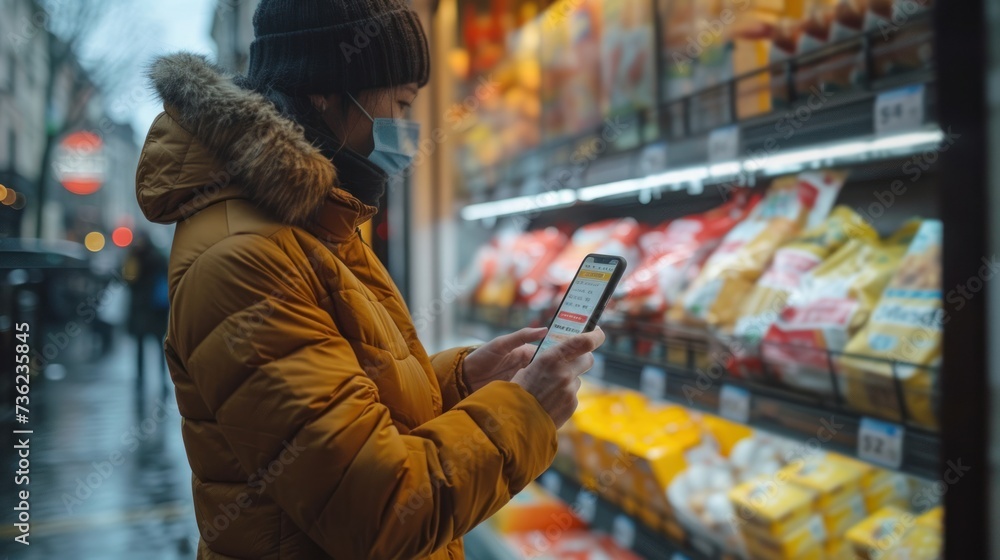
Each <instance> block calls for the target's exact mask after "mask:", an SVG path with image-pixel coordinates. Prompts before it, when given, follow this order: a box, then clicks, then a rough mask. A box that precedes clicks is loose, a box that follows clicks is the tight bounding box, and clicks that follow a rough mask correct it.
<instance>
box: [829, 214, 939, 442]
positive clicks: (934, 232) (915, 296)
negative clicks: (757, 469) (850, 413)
mask: <svg viewBox="0 0 1000 560" xmlns="http://www.w3.org/2000/svg"><path fill="white" fill-rule="evenodd" d="M942 321H943V310H942V307H941V222H940V221H938V220H925V221H924V222H923V223H922V224H921V226H920V230H919V231H918V232H917V235H916V237H914V239H913V242H912V243H911V244H910V248H909V250H908V251H907V253H906V256H905V257H903V261H902V262H901V263H900V265H899V270H898V271H896V273H895V274H894V275H893V278H892V280H891V281H890V282H889V285H888V286H887V287H886V289H885V292H884V293H883V294H882V298H881V299H880V300H879V302H878V305H877V306H876V307H875V311H874V312H873V313H872V317H871V320H869V321H868V324H867V325H866V326H865V328H864V329H862V330H861V331H860V332H859V333H858V334H857V335H856V336H855V337H854V338H852V339H851V341H850V343H849V344H848V345H847V348H846V349H845V356H844V357H843V358H842V359H841V362H840V365H841V369H842V373H843V376H844V378H845V381H846V384H847V388H848V390H847V399H848V401H849V402H850V403H851V404H852V405H853V406H854V407H856V408H858V409H860V410H862V411H865V412H870V413H876V414H880V415H887V414H888V415H891V416H894V417H895V418H897V419H902V418H903V410H904V408H903V405H904V404H905V410H906V412H907V414H906V416H907V417H908V418H909V419H911V420H913V421H915V422H917V423H919V424H921V425H923V426H927V427H930V428H935V427H936V426H937V416H936V413H935V407H934V384H935V379H934V378H935V377H936V375H937V373H936V367H937V365H938V363H939V361H940V359H941V325H942ZM863 356H870V357H872V358H875V359H872V360H868V359H865V358H864V357H863ZM896 362H899V363H896ZM894 369H895V375H896V376H897V377H898V378H899V383H900V384H901V389H902V393H903V399H904V401H905V403H900V402H899V398H898V393H897V390H896V389H897V388H896V386H895V381H894V379H893V370H894Z"/></svg>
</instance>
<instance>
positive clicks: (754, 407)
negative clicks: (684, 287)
mask: <svg viewBox="0 0 1000 560" xmlns="http://www.w3.org/2000/svg"><path fill="white" fill-rule="evenodd" d="M603 354H604V356H605V364H604V372H603V375H602V376H601V378H600V380H601V381H602V382H604V383H609V384H612V385H616V386H620V387H625V388H628V389H633V390H636V391H644V389H645V391H644V392H646V393H649V389H648V387H644V386H643V385H644V383H643V381H642V370H643V368H644V367H645V366H647V365H655V366H656V367H659V368H660V369H661V370H662V371H664V372H665V374H666V375H665V383H664V386H665V388H664V391H663V394H662V395H661V396H659V398H662V399H663V400H666V401H670V402H674V403H677V404H680V405H683V406H685V407H687V408H692V409H696V410H701V411H704V412H708V413H712V414H718V415H721V416H725V417H728V418H730V419H734V420H739V421H741V423H744V424H747V425H749V426H752V427H754V428H758V429H761V430H764V431H767V432H771V433H774V434H778V435H782V436H785V437H788V438H791V439H794V440H797V441H801V442H802V443H803V445H804V446H806V447H804V449H803V451H805V450H806V449H808V448H809V447H811V446H813V445H816V446H819V447H820V448H822V449H824V450H827V451H834V452H837V453H840V454H843V455H847V456H851V457H856V458H859V459H865V457H862V456H860V455H859V453H858V444H859V441H858V438H859V433H860V429H861V423H862V419H863V418H864V417H863V415H861V414H858V413H857V412H853V411H850V410H847V409H846V408H842V407H837V406H835V405H832V404H830V403H828V402H822V401H820V400H816V401H814V402H809V399H810V398H811V397H809V396H808V395H805V394H803V393H801V392H797V391H792V390H783V389H779V388H776V387H771V386H766V385H762V384H758V383H753V382H748V381H745V380H741V379H737V378H734V377H731V376H728V375H724V376H722V377H721V378H720V380H711V379H710V378H707V377H705V376H704V375H702V374H699V373H698V372H696V371H691V370H685V369H681V368H676V367H670V366H665V365H664V364H661V363H656V362H649V361H643V360H640V359H637V358H634V357H631V356H628V355H626V354H621V353H616V352H605V353H603ZM706 379H708V381H706ZM726 387H735V388H737V389H740V390H742V391H745V392H746V393H743V394H745V395H746V396H747V397H748V400H749V407H748V410H747V412H746V420H745V421H743V418H733V417H732V414H731V413H730V412H728V411H726V410H724V408H723V407H722V406H721V405H722V399H721V393H722V391H723V390H727V391H728V390H729V389H724V388H726ZM940 445H941V444H940V437H939V436H938V435H937V434H935V433H933V432H930V431H927V430H922V429H919V428H914V427H911V426H906V427H905V431H904V435H903V441H902V459H901V461H900V466H899V468H898V469H896V470H898V471H899V472H903V473H907V474H910V475H913V476H918V477H921V478H926V479H936V478H937V477H938V461H939V459H938V457H939V455H938V453H939V450H940ZM876 464H877V463H876ZM879 466H882V467H885V466H886V465H884V464H879Z"/></svg>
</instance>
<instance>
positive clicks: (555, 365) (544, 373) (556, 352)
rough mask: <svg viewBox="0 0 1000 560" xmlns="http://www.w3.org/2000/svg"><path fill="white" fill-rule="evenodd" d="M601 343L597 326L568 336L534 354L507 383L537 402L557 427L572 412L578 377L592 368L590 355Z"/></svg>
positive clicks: (574, 408)
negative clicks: (510, 383)
mask: <svg viewBox="0 0 1000 560" xmlns="http://www.w3.org/2000/svg"><path fill="white" fill-rule="evenodd" d="M603 343H604V331H602V330H601V329H600V327H598V328H597V329H595V330H593V331H591V332H589V333H584V334H578V335H576V336H573V337H570V338H568V339H566V340H564V341H562V342H560V343H559V344H558V345H556V346H553V347H552V348H549V349H548V350H545V351H544V352H542V353H540V354H538V358H536V359H535V361H533V362H531V363H530V364H528V366H527V367H525V368H524V369H522V370H520V371H518V372H517V374H515V375H514V377H513V379H511V381H513V382H514V383H517V384H518V385H520V386H521V387H523V388H524V390H525V391H527V392H529V393H531V394H532V396H534V397H535V398H536V399H538V403H539V404H541V405H542V408H544V409H545V412H548V413H549V416H550V417H551V418H552V422H554V423H555V425H556V428H559V427H561V426H562V425H563V424H565V423H566V421H567V420H569V418H570V416H572V415H573V412H574V411H575V410H576V406H577V404H578V403H577V399H576V392H577V391H578V390H579V389H580V376H581V375H583V374H584V373H586V372H587V370H589V369H590V368H591V367H592V366H593V365H594V355H593V354H592V352H593V351H594V350H596V349H597V348H598V347H599V346H600V345H601V344H603Z"/></svg>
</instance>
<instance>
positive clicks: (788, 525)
mask: <svg viewBox="0 0 1000 560" xmlns="http://www.w3.org/2000/svg"><path fill="white" fill-rule="evenodd" d="M779 474H780V473H779ZM729 499H730V501H732V503H733V509H734V510H735V515H736V517H737V519H739V520H742V521H743V522H744V523H743V525H742V527H741V528H740V529H741V531H742V532H744V534H746V533H754V534H756V535H763V536H764V537H765V538H766V537H771V538H773V539H779V538H781V537H782V536H783V535H786V534H788V533H789V532H791V531H792V530H794V529H797V528H798V527H799V526H800V525H801V524H802V523H803V522H805V520H806V519H807V518H808V517H809V516H810V515H811V514H812V513H813V503H814V502H815V500H816V493H815V492H813V491H812V490H809V489H808V488H804V487H802V486H798V485H795V484H791V483H790V482H788V481H787V480H784V479H782V478H781V477H780V476H777V475H776V476H773V477H771V476H766V475H762V476H759V477H757V478H754V479H752V480H749V481H747V482H745V483H743V484H741V485H739V486H737V487H736V488H733V490H732V491H730V493H729Z"/></svg>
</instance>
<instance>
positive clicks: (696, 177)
mask: <svg viewBox="0 0 1000 560" xmlns="http://www.w3.org/2000/svg"><path fill="white" fill-rule="evenodd" d="M943 139H944V133H943V132H941V130H932V131H931V130H929V131H920V132H907V133H904V134H896V135H893V136H884V137H881V138H875V139H864V140H850V141H846V142H838V143H836V144H829V145H826V146H821V147H816V148H806V149H802V150H789V151H785V152H782V153H779V154H775V155H770V156H766V157H764V158H750V159H746V160H743V161H736V160H733V161H727V162H722V163H715V164H711V165H696V166H693V167H685V168H682V169H675V170H672V171H666V172H663V173H657V174H654V175H649V176H647V177H640V178H636V179H625V180H622V181H614V182H611V183H605V184H601V185H593V186H589V187H583V188H581V189H579V190H573V189H560V190H557V191H550V192H544V193H539V194H536V195H525V196H516V197H513V198H506V199H503V200H494V201H490V202H480V203H477V204H470V205H468V206H466V207H464V208H462V211H461V215H462V218H463V219H464V220H469V221H472V220H481V219H484V218H495V217H499V216H508V215H512V214H523V213H527V212H535V211H539V210H545V209H551V208H560V207H566V206H572V205H573V204H575V203H576V202H577V201H582V202H589V201H593V200H599V199H602V198H610V197H614V196H621V195H624V194H630V193H635V192H640V191H644V190H652V189H662V188H665V187H672V188H674V189H676V190H680V189H681V188H683V187H684V185H686V184H696V183H701V182H702V181H704V180H705V179H708V178H720V177H734V176H738V175H739V174H740V173H741V172H745V173H748V174H757V173H760V174H763V175H766V176H773V175H779V174H782V173H792V172H795V171H800V170H802V169H805V168H806V167H808V166H813V167H822V166H824V165H833V164H834V162H835V160H843V159H845V158H857V159H858V160H860V161H864V160H866V159H869V158H871V159H876V158H882V157H885V156H900V155H908V154H911V153H915V152H917V151H919V150H921V149H933V148H935V147H936V146H937V145H938V144H940V143H941V141H942V140H943Z"/></svg>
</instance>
